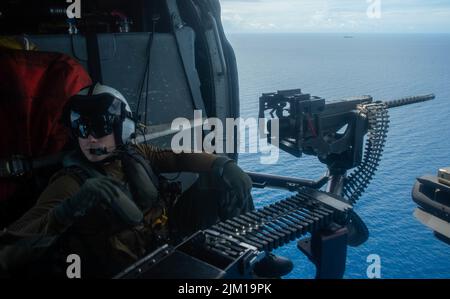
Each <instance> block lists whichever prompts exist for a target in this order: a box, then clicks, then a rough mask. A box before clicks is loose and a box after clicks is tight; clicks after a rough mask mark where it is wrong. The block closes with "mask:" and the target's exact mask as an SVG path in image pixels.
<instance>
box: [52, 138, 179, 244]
mask: <svg viewBox="0 0 450 299" xmlns="http://www.w3.org/2000/svg"><path fill="white" fill-rule="evenodd" d="M119 159H120V160H121V161H122V167H123V172H124V175H125V180H126V183H127V187H128V191H129V193H130V195H131V197H132V199H133V201H134V202H135V204H136V205H137V206H138V207H139V208H140V209H141V211H142V212H143V214H144V217H145V222H146V224H147V225H150V227H151V229H152V231H153V233H155V234H156V235H157V237H158V238H161V239H164V238H167V237H168V229H169V228H168V215H169V214H170V209H171V208H172V207H173V205H174V204H175V202H176V200H177V199H178V197H179V196H180V195H181V186H180V184H179V183H169V182H168V181H167V180H165V179H163V178H162V177H161V176H157V175H156V174H155V173H154V171H153V169H152V168H151V166H150V163H149V161H148V160H146V159H145V157H144V156H143V155H142V154H140V153H139V152H138V151H137V150H136V148H135V147H133V146H126V148H125V150H124V151H121V153H120V154H119ZM63 166H64V168H65V170H64V172H63V173H66V174H67V173H68V174H70V175H72V176H74V177H75V178H76V179H77V181H78V182H79V183H80V184H83V183H84V181H85V180H87V179H88V178H95V177H100V176H104V175H105V174H104V173H102V172H101V171H100V170H99V169H98V168H97V167H95V164H93V163H89V162H87V161H86V160H85V159H83V158H81V157H80V154H79V153H78V152H77V151H75V152H71V153H70V154H68V155H67V156H66V157H65V158H64V159H63ZM56 177H57V176H56ZM54 179H55V178H53V180H54Z"/></svg>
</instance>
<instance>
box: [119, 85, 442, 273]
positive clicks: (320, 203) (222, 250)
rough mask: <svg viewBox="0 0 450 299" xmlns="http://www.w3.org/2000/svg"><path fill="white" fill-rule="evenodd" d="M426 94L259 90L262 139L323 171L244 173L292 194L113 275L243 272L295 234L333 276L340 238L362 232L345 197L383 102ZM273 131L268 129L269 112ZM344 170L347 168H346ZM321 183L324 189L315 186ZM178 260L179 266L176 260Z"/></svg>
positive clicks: (372, 150)
mask: <svg viewBox="0 0 450 299" xmlns="http://www.w3.org/2000/svg"><path fill="white" fill-rule="evenodd" d="M433 98H434V95H433V94H430V95H424V96H415V97H408V98H403V99H398V100H394V101H389V102H381V101H374V100H373V98H372V97H370V96H361V97H354V98H349V99H344V100H341V101H338V102H332V103H325V100H324V99H323V98H320V97H315V96H310V95H309V94H303V93H302V92H301V90H300V89H294V90H284V91H278V92H277V93H266V94H263V95H262V96H261V98H260V111H259V116H260V118H263V117H265V116H266V113H268V114H269V115H270V118H271V119H269V120H268V129H269V135H268V141H269V143H270V142H271V141H272V140H273V138H279V143H278V144H279V147H280V148H281V149H282V150H284V151H286V152H288V153H290V154H292V155H294V156H296V157H300V156H301V155H302V154H307V155H314V156H317V157H318V158H319V160H320V161H321V162H322V163H324V164H326V165H327V168H328V172H327V174H326V175H325V176H323V177H322V178H320V179H319V180H317V181H312V180H304V179H298V178H288V177H281V176H275V175H269V174H260V173H248V174H249V175H250V176H251V178H252V180H253V183H254V186H255V187H259V188H266V187H275V188H282V189H286V190H289V191H295V192H296V195H294V196H291V197H289V198H287V199H284V200H281V201H279V202H276V203H274V204H271V205H269V206H266V207H264V208H261V209H258V210H256V211H253V212H250V213H246V214H244V215H240V216H238V217H235V218H233V219H229V220H226V221H224V222H221V223H218V224H216V225H214V226H213V227H211V228H210V229H207V230H204V231H199V232H197V233H195V234H194V235H192V236H191V237H189V238H187V239H186V240H185V241H184V242H182V243H181V244H180V245H178V246H169V245H164V246H163V247H161V248H160V249H158V250H156V251H154V252H153V253H151V254H150V255H148V256H147V257H145V258H143V259H142V260H140V261H138V262H137V263H136V264H134V265H132V266H131V267H129V268H128V269H126V270H125V271H123V272H121V273H120V274H118V275H117V276H116V278H150V277H159V278H164V277H169V278H247V277H252V276H251V275H252V267H253V265H254V264H255V263H256V262H257V261H258V260H259V259H261V258H262V257H264V256H265V254H266V253H267V252H270V251H271V250H273V249H276V248H278V247H280V246H283V245H285V244H286V243H288V242H290V241H293V240H295V239H298V238H301V237H304V236H305V235H306V234H307V233H309V234H310V235H311V237H306V238H305V237H304V238H303V239H301V240H300V241H299V242H298V248H299V249H300V250H301V251H302V252H303V253H304V254H305V255H307V256H308V258H309V259H310V260H311V261H312V262H313V263H314V264H315V266H316V270H317V271H316V278H341V277H342V276H343V274H344V271H345V263H346V255H347V245H351V246H358V245H361V244H362V243H364V242H365V241H366V240H367V238H368V230H367V227H366V226H365V224H364V222H363V221H362V220H361V219H360V218H359V216H357V214H356V213H355V212H354V211H353V204H354V203H355V202H356V200H357V199H358V198H359V197H360V196H361V195H362V193H363V192H364V190H365V188H366V187H367V186H368V184H369V182H370V181H371V179H372V178H373V176H374V174H375V171H376V169H377V166H378V164H379V162H380V159H381V155H382V152H383V147H384V145H385V142H386V136H387V130H388V127H389V116H388V109H389V108H393V107H398V106H402V105H408V104H412V103H417V102H423V101H427V100H431V99H433ZM275 118H276V119H277V120H276V121H278V122H279V128H280V130H279V134H278V136H275V135H276V134H275V132H272V130H271V128H272V122H274V121H275V120H274V119H275ZM351 169H354V171H353V172H352V173H351V174H350V175H347V172H348V171H349V170H351ZM325 184H327V186H326V190H325V191H319V190H318V189H320V188H322V187H323V186H324V185H325ZM180 265H183V266H180Z"/></svg>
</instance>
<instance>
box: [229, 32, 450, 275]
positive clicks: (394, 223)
mask: <svg viewBox="0 0 450 299" xmlns="http://www.w3.org/2000/svg"><path fill="white" fill-rule="evenodd" d="M228 39H229V41H230V42H231V44H232V45H233V47H234V50H235V53H236V57H237V63H238V70H239V83H240V101H241V104H240V105H241V116H242V117H244V118H246V117H258V98H259V96H260V95H261V94H262V93H263V92H273V91H276V90H281V89H291V88H302V89H303V91H304V92H306V93H311V94H312V95H317V96H321V97H324V98H326V99H339V98H343V97H346V96H354V95H365V94H369V95H372V96H373V97H374V98H375V99H377V100H388V99H394V98H398V97H403V96H409V95H416V94H428V93H435V94H436V99H435V100H434V101H431V102H425V103H420V104H416V105H410V106H404V107H400V108H396V109H391V110H390V119H391V123H390V130H389V134H388V141H387V144H386V147H385V152H384V155H383V158H382V161H381V164H380V166H379V170H378V172H377V173H376V175H375V178H374V180H373V181H372V183H371V185H370V186H369V188H368V189H367V191H366V192H365V194H364V195H363V196H362V197H361V199H360V200H359V202H358V203H357V204H356V206H355V210H356V212H357V213H358V214H359V215H360V216H361V218H362V219H363V220H364V221H365V223H366V224H367V226H368V228H369V230H370V238H369V240H368V241H367V242H366V243H365V244H363V245H362V246H360V247H357V248H353V247H349V248H348V256H347V267H346V272H345V276H344V277H345V278H367V276H366V271H367V267H368V265H369V264H368V262H367V261H366V259H367V257H368V255H369V254H378V255H379V256H380V259H381V277H382V278H450V246H449V245H446V244H444V243H442V242H440V241H438V240H437V239H435V237H434V236H433V233H432V231H430V230H429V229H428V228H426V227H425V226H423V225H422V224H420V223H419V222H418V221H417V220H416V219H415V218H414V216H413V215H412V213H413V211H414V208H415V206H416V205H415V204H414V203H413V201H412V199H411V189H412V186H413V184H414V181H415V178H416V177H418V176H421V175H423V174H435V173H436V172H437V170H438V168H439V167H444V166H450V127H449V125H448V121H449V118H450V105H449V103H450V35H438V34H436V35H420V34H417V35H414V34H411V35H400V34H392V35H381V34H367V35H362V34H361V35H359V34H357V35H355V36H354V38H343V36H342V35H339V34H229V35H228ZM261 155H263V154H261V153H256V154H255V153H253V154H250V153H248V154H241V155H240V160H239V164H240V166H241V167H242V168H244V169H245V170H247V171H256V172H264V173H273V174H280V175H287V176H293V177H302V178H310V179H314V178H318V177H320V176H321V175H322V174H323V173H324V172H325V171H326V168H325V165H323V164H321V163H320V162H318V161H317V159H316V158H314V157H309V156H303V157H302V158H295V157H293V156H290V155H289V154H287V153H284V152H280V158H279V162H278V163H276V164H274V165H263V164H261V163H260V158H261ZM287 195H289V192H284V191H280V190H274V189H255V190H254V191H253V196H254V200H255V203H256V206H259V207H260V206H263V205H266V204H269V203H272V202H274V201H277V200H280V199H282V198H284V197H286V196H287ZM275 253H277V254H281V255H284V256H287V257H289V258H291V259H292V260H293V261H294V264H295V269H294V270H293V271H292V272H291V273H290V274H289V275H288V276H287V278H313V277H314V274H315V269H314V266H313V265H312V264H311V263H310V262H309V261H308V259H307V258H306V257H305V256H303V255H302V254H301V252H300V251H299V250H298V249H297V248H296V242H291V243H290V244H289V245H287V246H285V247H283V248H280V249H277V250H276V251H275Z"/></svg>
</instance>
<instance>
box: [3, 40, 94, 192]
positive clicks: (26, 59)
mask: <svg viewBox="0 0 450 299" xmlns="http://www.w3.org/2000/svg"><path fill="white" fill-rule="evenodd" d="M90 84H91V79H90V77H89V75H88V73H87V72H86V71H85V70H84V68H83V66H81V65H80V64H79V63H78V62H76V61H75V60H74V59H72V58H71V57H69V56H67V55H64V54H61V53H50V52H37V51H22V50H11V49H5V48H0V129H1V138H0V159H9V158H10V157H11V156H12V155H17V154H19V155H23V156H26V157H30V158H36V157H41V156H45V155H49V154H53V153H57V152H59V151H60V150H61V149H62V148H63V147H64V145H65V144H66V142H67V138H68V134H67V133H68V132H67V131H66V129H65V128H64V126H63V125H62V124H61V123H60V122H59V120H60V117H61V114H62V109H63V107H64V105H65V103H66V102H67V100H68V99H69V98H70V97H71V96H72V95H74V94H76V93H78V91H79V90H81V89H82V88H84V87H86V86H88V85H90ZM17 187H18V185H17V183H16V182H12V181H8V180H5V179H2V178H0V201H2V200H7V199H8V198H9V197H11V196H12V194H13V193H14V190H15V189H16V188H17Z"/></svg>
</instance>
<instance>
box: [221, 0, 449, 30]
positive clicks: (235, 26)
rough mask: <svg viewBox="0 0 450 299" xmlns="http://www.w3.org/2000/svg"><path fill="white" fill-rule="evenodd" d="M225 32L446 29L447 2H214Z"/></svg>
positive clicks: (416, 0) (260, 0) (285, 0)
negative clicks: (220, 12) (220, 9)
mask: <svg viewBox="0 0 450 299" xmlns="http://www.w3.org/2000/svg"><path fill="white" fill-rule="evenodd" d="M220 3H221V7H222V22H223V26H224V28H225V31H226V32H228V33H235V32H242V33H245V32H248V33H267V32H274V33H275V32H292V33H293V32H323V33H326V32H339V33H450V0H220Z"/></svg>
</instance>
